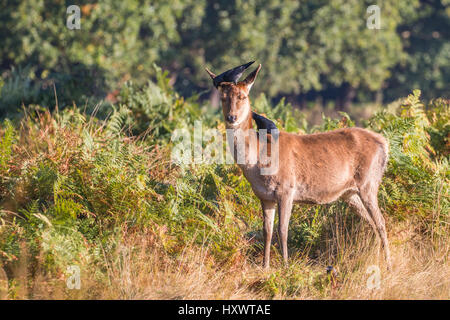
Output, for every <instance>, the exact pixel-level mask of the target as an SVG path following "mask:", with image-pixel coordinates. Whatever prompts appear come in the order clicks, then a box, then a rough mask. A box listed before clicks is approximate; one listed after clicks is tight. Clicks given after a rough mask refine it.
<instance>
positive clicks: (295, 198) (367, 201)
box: [206, 65, 391, 268]
mask: <svg viewBox="0 0 450 320" xmlns="http://www.w3.org/2000/svg"><path fill="white" fill-rule="evenodd" d="M260 69H261V65H259V66H258V67H257V69H256V70H254V71H253V72H252V73H250V74H249V75H248V76H247V78H246V79H245V80H243V81H240V82H237V80H236V79H233V81H223V82H220V83H217V86H216V87H217V89H218V90H219V93H220V99H221V102H222V111H223V115H224V117H225V122H226V127H227V129H231V130H232V131H237V130H239V129H240V130H242V131H244V132H247V133H246V135H245V138H244V144H245V149H244V150H245V155H244V159H245V160H244V161H243V162H242V163H239V162H238V165H239V167H240V168H241V170H242V172H243V174H244V176H245V177H246V178H247V180H248V181H249V182H250V184H251V187H252V189H253V191H254V193H255V194H256V196H257V197H258V198H259V199H260V201H261V206H262V211H263V216H264V227H263V228H264V230H263V232H264V267H265V268H267V267H269V263H270V262H269V261H270V246H271V241H272V232H273V224H274V216H275V206H276V204H278V216H279V225H278V232H279V239H280V245H281V251H282V255H283V259H284V261H285V262H287V259H288V249H287V238H288V224H289V219H290V216H291V211H292V206H293V203H309V204H327V203H331V202H334V201H336V200H338V199H342V200H344V201H345V202H347V203H348V204H349V205H350V206H351V207H352V208H354V209H355V211H356V212H357V213H358V214H359V215H360V216H361V217H362V218H363V219H365V220H366V221H367V222H368V223H369V224H370V225H371V226H372V227H373V229H374V230H375V233H376V234H377V236H378V237H379V238H381V242H382V245H383V248H384V252H385V256H386V261H387V265H388V268H389V267H390V264H391V262H390V252H389V243H388V239H387V235H386V227H385V220H384V218H383V215H382V214H381V211H380V208H379V207H378V199H377V194H378V187H379V185H380V182H381V179H382V176H383V174H384V171H385V169H386V165H387V161H388V151H389V145H388V142H387V141H386V139H385V138H384V137H383V136H381V135H379V134H377V133H374V132H371V131H369V130H365V129H362V128H344V129H337V130H333V131H330V132H324V133H315V134H305V135H298V134H292V133H287V132H283V131H281V132H279V134H278V139H276V143H278V150H279V153H278V169H277V170H276V172H275V173H274V174H271V175H264V174H261V169H263V168H264V167H265V166H266V164H263V163H262V162H261V161H260V160H261V159H260V158H259V157H260V156H259V152H260V149H262V148H263V146H261V145H260V141H259V140H258V139H257V138H256V137H255V136H257V135H258V133H257V132H256V131H254V130H251V129H252V128H253V125H252V111H251V107H250V100H249V92H250V88H251V87H252V85H253V83H254V82H255V79H256V76H257V74H258V72H259V70H260ZM206 71H207V72H208V74H209V75H210V76H211V78H212V79H213V81H214V79H215V78H216V75H215V74H214V73H212V72H211V71H209V70H208V69H206ZM225 80H226V79H225ZM215 85H216V83H215ZM267 138H268V139H267V150H269V152H270V150H272V146H271V144H274V143H275V139H274V137H273V134H268V135H267ZM233 148H234V150H232V151H233V156H234V157H235V160H236V154H237V152H238V150H237V148H238V146H237V145H236V144H234V146H233ZM255 157H256V161H255Z"/></svg>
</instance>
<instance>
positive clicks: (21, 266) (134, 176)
mask: <svg viewBox="0 0 450 320" xmlns="http://www.w3.org/2000/svg"><path fill="white" fill-rule="evenodd" d="M155 78H156V79H157V80H155V81H154V82H151V81H150V82H148V83H147V84H146V85H144V86H136V85H133V84H132V83H128V84H127V85H125V86H124V87H123V88H122V89H121V91H120V93H119V94H118V96H117V102H116V103H114V105H112V106H106V105H98V106H97V107H96V108H93V109H92V110H90V109H89V108H83V106H78V107H76V106H72V107H71V106H69V107H65V108H63V107H62V106H59V105H58V104H57V102H56V103H55V104H56V106H55V108H54V110H52V111H49V110H48V109H47V108H43V107H40V106H38V105H28V106H26V107H23V109H22V112H21V116H20V117H16V118H13V119H11V120H8V119H7V120H3V122H2V123H1V124H0V298H2V299H449V298H450V280H449V279H450V277H449V276H450V264H449V250H450V244H449V243H450V241H449V240H450V219H449V218H450V201H449V193H448V192H449V176H450V167H449V154H450V141H449V139H450V122H449V121H450V108H449V103H450V102H449V100H448V99H443V98H437V97H436V98H435V99H432V100H431V101H427V102H424V101H422V100H421V92H420V91H418V90H415V91H413V92H412V93H411V94H410V95H409V96H407V97H405V98H403V99H400V100H398V101H396V102H393V103H392V104H390V105H388V106H379V107H378V108H377V111H376V112H374V113H373V114H372V115H371V117H370V118H369V119H367V120H365V121H360V119H352V118H351V117H350V116H348V115H347V114H345V113H341V114H340V116H339V117H335V118H330V117H326V116H323V117H322V119H321V120H320V122H319V124H316V125H312V124H311V123H309V122H308V121H307V119H306V117H305V115H304V114H302V112H301V111H300V110H298V109H295V108H293V107H292V106H291V105H289V104H287V103H285V102H284V100H281V101H280V102H279V103H278V104H277V105H271V103H270V100H269V99H267V98H266V97H265V96H264V95H260V96H257V97H253V96H252V107H253V109H254V110H255V111H257V112H259V113H263V114H265V115H266V116H267V117H269V118H270V119H273V120H275V121H276V123H277V125H278V127H279V128H282V129H283V130H286V131H289V132H297V133H299V134H306V133H311V132H319V131H328V130H332V129H335V128H342V127H348V126H354V125H355V120H358V123H361V126H364V127H366V128H369V129H371V130H373V131H376V132H379V133H381V134H383V135H384V136H385V137H386V138H387V139H388V140H389V143H390V160H389V165H388V170H387V172H386V174H385V176H384V179H383V183H382V186H381V188H380V193H379V203H380V207H381V210H382V212H383V215H384V216H385V218H386V225H387V229H388V237H389V240H390V243H391V250H392V258H393V268H392V270H389V271H388V270H387V269H386V265H385V263H384V259H383V253H382V250H381V248H380V245H379V243H378V241H377V238H376V236H375V234H374V233H373V231H372V230H371V228H370V226H368V225H367V224H366V223H364V222H363V221H361V220H360V218H359V217H358V216H356V214H354V213H353V212H352V211H351V210H349V208H348V207H347V206H346V205H345V204H343V203H340V202H338V203H335V204H331V205H325V206H306V205H305V206H295V207H294V211H293V215H292V219H291V223H290V228H289V250H290V251H289V254H290V260H289V263H288V265H284V264H283V263H282V259H281V256H280V253H279V249H278V243H277V239H275V240H274V242H273V248H272V257H273V258H272V265H271V268H270V269H268V270H263V269H262V255H263V251H262V247H263V243H262V214H261V212H260V204H259V201H258V199H257V198H256V197H255V196H254V194H253V192H252V191H251V188H250V185H249V183H248V182H247V181H246V179H245V178H244V177H243V176H242V174H241V172H240V170H239V168H238V167H237V166H236V165H227V164H190V165H187V166H179V165H176V164H174V163H173V162H172V161H171V149H172V147H173V143H172V142H171V135H172V133H173V132H174V130H175V129H177V128H182V127H185V128H192V127H193V125H194V121H197V120H201V121H202V123H203V126H204V128H218V129H219V130H222V131H223V132H225V126H224V124H223V120H222V117H223V116H222V114H221V112H220V111H219V110H218V109H217V108H212V107H211V106H209V105H208V103H203V102H200V100H199V99H198V97H196V96H193V97H191V98H188V99H185V98H184V97H182V96H181V95H179V94H178V93H177V92H176V91H175V90H174V89H173V87H172V86H171V85H170V84H169V82H170V81H169V78H168V75H167V74H164V73H162V72H160V71H158V72H157V74H156V77H155ZM275 223H277V221H275ZM275 238H276V236H275ZM72 266H77V267H78V268H79V270H80V276H81V279H80V280H81V281H80V288H79V289H70V288H69V287H68V286H67V281H68V279H69V278H70V276H71V271H70V270H72V269H71V267H72ZM328 266H333V267H334V268H335V270H336V272H337V274H336V275H333V274H329V273H327V267H328ZM374 266H375V269H374ZM377 268H378V269H379V271H380V274H379V275H380V283H379V285H378V286H375V287H373V286H371V285H370V283H371V282H370V281H372V280H373V277H372V276H373V270H378V269H377ZM371 277H372V278H371ZM371 279H372V280H371Z"/></svg>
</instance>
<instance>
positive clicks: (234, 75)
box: [206, 61, 255, 88]
mask: <svg viewBox="0 0 450 320" xmlns="http://www.w3.org/2000/svg"><path fill="white" fill-rule="evenodd" d="M253 62H255V61H250V62H248V63H244V64H243V65H240V66H239V67H235V68H233V69H230V70H227V71H225V72H224V73H221V74H219V75H218V76H216V75H215V74H214V73H212V72H211V71H209V70H208V69H206V72H208V73H209V75H210V76H211V78H212V79H213V84H214V86H215V87H216V88H217V87H218V86H219V84H220V83H221V82H234V83H235V84H236V83H237V81H238V80H239V78H240V77H241V76H242V74H243V73H244V71H245V69H247V68H248V67H250V66H251V65H252V63H253Z"/></svg>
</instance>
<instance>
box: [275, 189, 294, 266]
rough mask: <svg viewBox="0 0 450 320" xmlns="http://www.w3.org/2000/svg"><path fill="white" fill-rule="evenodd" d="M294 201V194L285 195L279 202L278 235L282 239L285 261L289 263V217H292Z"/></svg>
mask: <svg viewBox="0 0 450 320" xmlns="http://www.w3.org/2000/svg"><path fill="white" fill-rule="evenodd" d="M292 203H293V199H292V196H286V197H283V198H282V199H280V201H279V202H278V221H279V222H278V236H279V239H280V246H281V251H282V254H283V260H284V262H285V263H287V261H288V248H287V238H288V227H289V219H290V218H291V212H292Z"/></svg>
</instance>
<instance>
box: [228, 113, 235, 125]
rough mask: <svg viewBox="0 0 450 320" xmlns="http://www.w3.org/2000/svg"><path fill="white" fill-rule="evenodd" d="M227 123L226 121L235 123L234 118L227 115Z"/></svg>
mask: <svg viewBox="0 0 450 320" xmlns="http://www.w3.org/2000/svg"><path fill="white" fill-rule="evenodd" d="M227 121H228V122H229V123H233V122H235V121H236V116H232V115H228V116H227Z"/></svg>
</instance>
